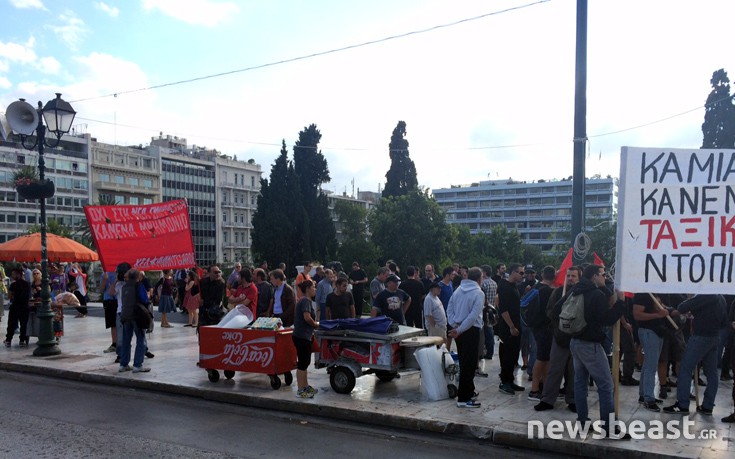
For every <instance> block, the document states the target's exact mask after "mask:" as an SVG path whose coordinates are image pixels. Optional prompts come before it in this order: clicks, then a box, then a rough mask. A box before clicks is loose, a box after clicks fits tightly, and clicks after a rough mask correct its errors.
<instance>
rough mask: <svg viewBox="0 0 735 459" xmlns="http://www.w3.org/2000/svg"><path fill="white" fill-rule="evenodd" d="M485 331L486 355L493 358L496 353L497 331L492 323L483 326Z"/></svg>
mask: <svg viewBox="0 0 735 459" xmlns="http://www.w3.org/2000/svg"><path fill="white" fill-rule="evenodd" d="M482 330H483V332H484V333H485V357H487V358H489V359H492V358H493V355H495V333H494V331H493V327H492V325H487V324H486V325H485V326H483V327H482Z"/></svg>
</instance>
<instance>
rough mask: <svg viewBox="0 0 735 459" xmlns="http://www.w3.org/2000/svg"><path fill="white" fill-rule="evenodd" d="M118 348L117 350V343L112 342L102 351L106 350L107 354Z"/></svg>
mask: <svg viewBox="0 0 735 459" xmlns="http://www.w3.org/2000/svg"><path fill="white" fill-rule="evenodd" d="M116 350H117V346H116V345H115V344H110V347H108V348H107V349H105V350H104V351H102V352H104V353H105V354H109V353H110V352H115V351H116Z"/></svg>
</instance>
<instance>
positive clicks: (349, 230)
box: [334, 200, 378, 267]
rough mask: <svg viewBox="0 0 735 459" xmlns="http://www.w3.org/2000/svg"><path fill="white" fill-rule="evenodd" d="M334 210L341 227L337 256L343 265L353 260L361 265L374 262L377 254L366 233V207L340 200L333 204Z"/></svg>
mask: <svg viewBox="0 0 735 459" xmlns="http://www.w3.org/2000/svg"><path fill="white" fill-rule="evenodd" d="M334 211H335V213H336V214H337V219H338V221H339V223H340V225H341V229H342V243H341V244H340V246H339V248H338V249H337V258H338V259H339V260H340V261H342V264H343V265H344V266H345V267H346V266H348V265H349V264H350V263H352V262H353V261H357V262H359V263H360V266H363V267H365V266H369V265H371V264H373V263H375V262H376V261H377V258H378V254H377V249H376V247H375V244H373V242H372V241H371V240H370V237H369V235H368V226H367V224H368V223H367V215H368V211H367V209H365V207H363V206H361V205H359V204H357V203H354V202H349V201H341V200H340V201H337V203H336V204H335V205H334Z"/></svg>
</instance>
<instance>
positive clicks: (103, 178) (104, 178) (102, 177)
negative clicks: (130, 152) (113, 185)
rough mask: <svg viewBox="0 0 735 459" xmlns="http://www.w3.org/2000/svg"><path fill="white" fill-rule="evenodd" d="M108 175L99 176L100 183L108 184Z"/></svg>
mask: <svg viewBox="0 0 735 459" xmlns="http://www.w3.org/2000/svg"><path fill="white" fill-rule="evenodd" d="M109 181H110V174H100V182H109Z"/></svg>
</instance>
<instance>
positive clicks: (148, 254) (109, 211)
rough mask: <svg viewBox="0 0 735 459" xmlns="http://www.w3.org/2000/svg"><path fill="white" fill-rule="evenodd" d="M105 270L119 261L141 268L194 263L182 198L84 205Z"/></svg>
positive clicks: (186, 212) (188, 225)
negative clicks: (116, 204)
mask: <svg viewBox="0 0 735 459" xmlns="http://www.w3.org/2000/svg"><path fill="white" fill-rule="evenodd" d="M84 213H85V215H86V216H87V222H88V223H89V229H90V232H91V234H92V239H93V240H94V244H95V247H97V253H98V254H99V256H100V261H101V262H102V267H103V269H104V270H105V271H114V270H115V268H116V267H117V265H118V264H120V263H122V262H127V263H130V264H131V265H132V266H133V267H134V268H137V269H141V270H152V269H178V268H188V267H191V266H194V264H195V263H196V260H195V258H194V243H193V242H192V236H191V228H190V224H189V211H188V206H187V204H186V201H185V200H176V201H168V202H162V203H158V204H149V205H143V206H134V205H125V206H122V205H121V206H85V207H84Z"/></svg>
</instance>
